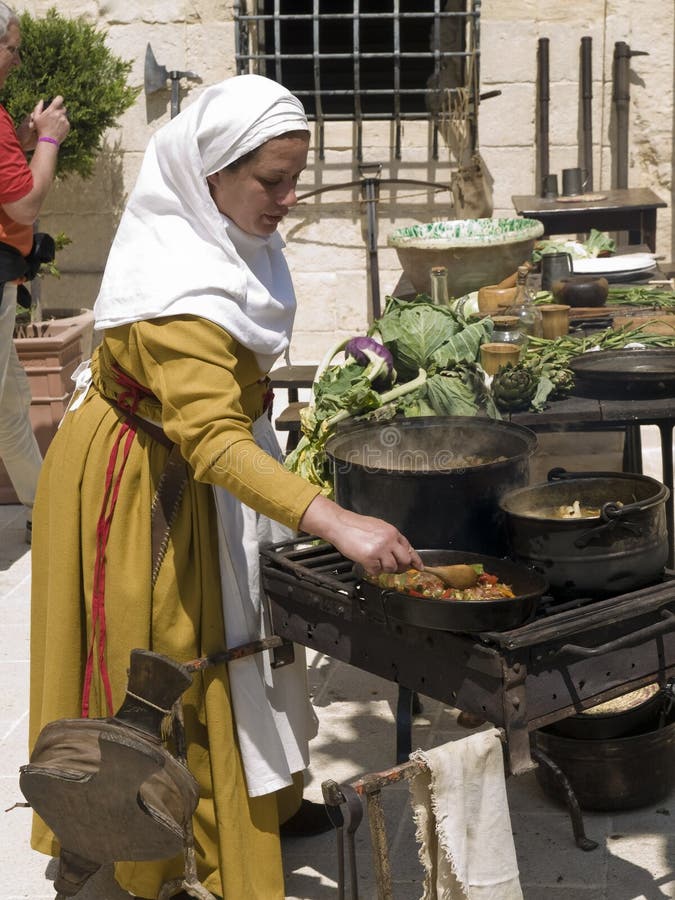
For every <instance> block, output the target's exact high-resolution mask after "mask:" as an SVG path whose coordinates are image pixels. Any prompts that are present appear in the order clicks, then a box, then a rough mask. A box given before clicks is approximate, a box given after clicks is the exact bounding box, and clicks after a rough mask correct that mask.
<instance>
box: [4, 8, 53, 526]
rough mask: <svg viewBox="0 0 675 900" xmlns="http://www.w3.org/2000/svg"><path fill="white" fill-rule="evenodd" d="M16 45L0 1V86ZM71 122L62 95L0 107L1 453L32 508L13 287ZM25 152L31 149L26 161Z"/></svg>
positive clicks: (33, 453) (33, 459)
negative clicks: (18, 108) (29, 105)
mask: <svg viewBox="0 0 675 900" xmlns="http://www.w3.org/2000/svg"><path fill="white" fill-rule="evenodd" d="M20 48H21V29H20V25H19V20H18V18H17V16H16V13H14V12H13V11H12V10H11V9H10V8H9V7H8V6H6V4H4V3H2V2H0V90H1V89H2V88H3V87H4V84H5V81H6V80H7V77H8V76H9V74H10V73H11V72H12V70H13V69H15V68H16V67H17V66H19V65H21V59H20ZM69 128H70V124H69V122H68V117H67V115H66V108H65V106H64V105H63V97H60V96H59V97H55V98H54V100H53V101H52V102H51V103H50V104H49V106H46V107H45V103H44V101H43V100H40V101H39V102H38V103H37V105H36V106H35V108H34V109H33V112H32V113H30V115H28V116H26V118H25V119H24V121H23V122H22V123H21V124H20V125H19V127H18V128H15V127H14V123H13V122H12V120H11V118H10V116H9V114H8V112H7V110H6V109H5V108H4V107H3V106H2V105H0V148H1V149H0V459H2V461H3V463H4V465H5V468H6V469H7V473H8V475H9V477H10V479H11V481H12V484H13V485H14V490H15V491H16V494H17V496H18V498H19V500H20V501H21V503H23V504H24V505H25V506H26V507H28V509H29V510H30V509H32V506H33V500H34V499H35V491H36V488H37V480H38V475H39V473H40V466H41V463H42V457H41V455H40V449H39V447H38V445H37V441H36V440H35V436H34V434H33V430H32V427H31V423H30V418H29V415H28V410H29V407H30V387H29V384H28V378H27V377H26V374H25V372H24V371H23V368H22V367H21V364H20V363H19V359H18V357H17V354H16V350H15V348H14V343H13V337H14V319H15V314H16V287H17V283H18V282H20V281H21V278H22V276H23V274H24V273H25V272H26V271H27V265H26V263H25V258H26V257H27V256H28V255H29V254H30V252H31V248H32V246H33V223H34V222H35V220H36V219H37V217H38V215H39V213H40V209H41V207H42V204H43V203H44V200H45V198H46V196H47V193H48V192H49V189H50V187H51V185H52V182H53V180H54V173H55V171H56V161H57V158H58V153H59V146H60V144H61V142H62V141H63V140H64V138H65V137H66V135H67V134H68V130H69ZM27 152H30V153H32V156H31V160H30V162H28V161H27V159H26V153H27ZM30 515H31V514H30V513H29V519H28V522H27V529H26V539H27V540H28V542H30V531H31V519H30Z"/></svg>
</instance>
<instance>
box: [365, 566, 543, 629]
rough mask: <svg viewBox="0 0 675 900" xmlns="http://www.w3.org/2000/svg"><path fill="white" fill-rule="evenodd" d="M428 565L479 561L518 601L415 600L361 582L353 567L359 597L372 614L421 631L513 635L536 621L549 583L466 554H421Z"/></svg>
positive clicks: (533, 574) (528, 571) (524, 571)
mask: <svg viewBox="0 0 675 900" xmlns="http://www.w3.org/2000/svg"><path fill="white" fill-rule="evenodd" d="M419 554H420V556H421V557H422V561H423V562H424V564H425V565H427V566H454V565H460V564H462V565H464V564H466V565H473V564H474V563H481V564H482V566H483V568H484V569H485V571H486V572H489V574H490V575H496V576H497V578H498V579H499V581H502V582H503V583H504V584H508V585H509V586H510V588H511V590H512V591H513V593H514V594H515V597H512V598H507V599H503V600H432V599H430V598H427V597H413V596H411V595H410V594H405V593H403V592H401V591H394V590H383V589H382V588H380V587H377V586H376V585H374V584H372V583H371V582H370V581H367V580H366V579H364V578H363V569H362V568H361V567H360V566H358V565H357V566H355V567H354V568H355V571H356V574H357V576H358V577H359V579H360V583H359V593H360V595H361V597H362V598H363V601H364V603H365V604H366V606H367V607H368V609H369V610H371V611H372V612H374V613H375V614H376V615H378V616H384V618H385V620H386V621H390V620H392V621H394V622H400V623H402V624H404V625H413V626H415V627H417V628H432V629H435V630H437V631H459V632H470V633H473V634H480V633H481V632H486V631H509V630H510V629H511V628H517V627H518V626H519V625H523V624H524V623H525V622H528V621H529V620H530V619H532V618H534V616H535V614H536V612H537V606H538V604H539V598H540V597H541V596H542V594H544V593H545V591H546V579H545V578H544V577H543V576H541V575H540V574H539V573H538V572H533V571H532V570H531V569H528V568H527V567H526V566H522V565H518V564H517V563H514V562H512V561H511V560H508V559H496V558H495V557H491V556H484V555H482V554H479V553H467V552H466V551H463V550H420V551H419Z"/></svg>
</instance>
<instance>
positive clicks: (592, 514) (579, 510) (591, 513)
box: [555, 500, 600, 519]
mask: <svg viewBox="0 0 675 900" xmlns="http://www.w3.org/2000/svg"><path fill="white" fill-rule="evenodd" d="M599 515H600V510H599V509H597V508H596V507H591V506H582V505H581V502H580V501H579V500H575V501H574V502H573V503H571V504H565V505H564V506H559V507H558V508H557V510H556V512H555V517H556V519H595V518H596V517H597V516H599Z"/></svg>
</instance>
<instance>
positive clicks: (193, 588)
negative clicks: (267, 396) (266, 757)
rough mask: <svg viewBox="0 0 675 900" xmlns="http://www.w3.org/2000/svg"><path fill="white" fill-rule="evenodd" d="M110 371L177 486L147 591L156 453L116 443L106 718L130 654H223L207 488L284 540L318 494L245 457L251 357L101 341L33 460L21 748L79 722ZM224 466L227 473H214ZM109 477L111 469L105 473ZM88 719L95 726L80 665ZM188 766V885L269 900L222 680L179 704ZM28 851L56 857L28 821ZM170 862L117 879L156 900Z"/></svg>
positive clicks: (255, 373) (125, 336)
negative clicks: (80, 385) (280, 529)
mask: <svg viewBox="0 0 675 900" xmlns="http://www.w3.org/2000/svg"><path fill="white" fill-rule="evenodd" d="M115 367H117V368H118V369H121V370H122V372H123V373H125V374H126V375H127V376H130V377H131V378H132V379H134V380H135V381H136V382H138V383H139V384H140V385H142V386H143V387H144V388H146V389H147V390H148V391H150V392H151V394H152V395H154V397H151V398H145V399H143V400H142V401H141V403H140V405H139V406H138V408H137V410H136V414H137V415H138V416H140V417H142V418H145V419H149V420H152V421H153V422H155V423H156V424H158V425H160V426H161V427H162V429H163V430H164V433H165V435H166V436H167V437H168V438H169V439H170V440H171V441H173V442H174V443H175V444H177V445H178V447H179V449H180V452H181V455H182V457H183V459H184V460H185V464H186V466H187V469H188V473H189V477H188V481H187V486H186V488H185V491H184V494H183V497H182V500H181V504H180V508H179V511H178V514H177V517H176V519H175V521H174V523H173V525H172V528H171V535H170V542H169V546H168V549H167V552H166V555H165V557H164V559H163V562H162V565H161V569H160V571H159V576H158V577H157V580H156V582H155V585H154V587H153V586H152V579H151V567H152V559H151V555H152V554H151V503H152V499H153V496H154V494H155V491H156V489H157V485H158V481H159V478H160V475H161V473H162V471H163V469H164V466H165V463H166V460H167V457H168V453H169V451H168V449H167V447H166V446H165V445H164V444H162V443H160V442H159V441H157V440H155V439H154V438H153V437H151V436H150V435H149V434H148V433H146V432H144V431H143V430H142V429H140V428H139V429H138V431H137V433H136V436H135V437H134V438H133V441H132V442H131V446H130V450H129V455H128V459H127V460H126V465H125V468H124V471H123V474H122V477H121V480H120V490H119V495H118V498H117V504H116V507H115V509H114V513H113V515H112V519H111V523H110V532H109V537H108V541H107V547H106V551H105V627H106V634H105V647H104V659H105V669H107V673H109V678H110V684H111V687H112V701H113V709H115V710H116V709H118V708H119V706H120V705H121V703H122V700H123V698H124V693H125V686H126V679H127V668H128V665H129V654H130V651H131V650H132V649H134V648H148V649H151V650H153V651H156V652H158V653H162V654H165V655H166V656H169V657H171V658H172V659H175V660H178V661H180V662H184V661H188V660H192V659H195V658H197V657H200V656H206V655H209V654H213V653H216V652H218V651H220V650H222V649H223V648H224V647H225V635H224V626H223V610H222V600H221V591H220V581H219V562H218V539H217V527H216V521H215V507H214V501H213V494H212V485H213V484H217V485H220V486H221V487H224V488H225V489H226V490H228V491H230V492H231V493H232V494H234V495H235V496H236V497H237V498H238V499H239V500H241V501H242V502H243V503H245V504H247V505H248V506H250V507H252V508H253V509H255V510H257V511H258V512H260V513H262V514H264V515H266V516H269V517H270V518H272V519H275V520H277V521H279V522H281V523H282V524H285V525H287V526H289V527H291V528H294V529H295V528H297V527H298V523H299V521H300V519H301V517H302V515H303V513H304V511H305V510H306V508H307V506H308V505H309V503H310V502H311V501H312V499H314V497H315V496H316V494H317V493H318V489H317V488H315V487H313V486H312V485H310V484H309V483H307V482H305V481H303V480H302V479H300V478H298V477H296V476H295V475H292V474H291V473H290V472H288V471H287V470H285V469H284V468H283V466H282V465H281V464H279V463H277V462H276V461H273V460H272V459H271V458H270V457H269V456H267V455H266V454H263V453H262V451H261V450H259V449H258V447H257V445H256V444H255V443H254V441H253V439H252V435H251V423H252V422H253V421H254V420H255V419H256V418H257V417H258V416H259V415H261V414H262V412H263V398H264V393H265V384H264V380H263V373H262V372H261V371H260V369H259V367H258V363H257V361H256V357H255V355H254V354H253V353H252V352H251V351H249V350H247V349H246V348H244V347H242V346H241V345H240V344H238V343H237V342H236V341H235V340H234V339H233V338H231V337H230V336H229V335H228V334H227V333H226V332H225V331H224V330H223V329H222V328H221V327H220V326H218V325H215V324H213V323H212V322H209V321H206V320H205V319H201V318H198V317H192V316H179V317H172V318H160V319H153V320H150V321H141V322H136V323H133V324H131V325H124V326H120V327H118V328H114V329H110V330H108V331H106V332H105V333H104V337H103V342H102V344H101V345H100V347H99V348H98V349H97V351H96V352H95V354H94V357H93V359H92V364H91V368H92V387H91V388H90V390H89V391H88V393H87V395H86V397H85V399H84V401H83V402H82V403H81V404H80V405H79V406H77V408H76V409H74V410H72V411H70V412H68V413H67V414H66V416H65V418H64V421H63V423H62V425H61V427H60V429H59V431H58V433H57V435H56V437H55V439H54V441H53V442H52V444H51V446H50V448H49V451H48V453H47V455H46V459H45V463H44V467H43V471H42V475H41V479H40V484H39V488H38V495H37V500H36V504H35V511H34V519H33V522H34V527H33V534H34V537H33V574H32V612H31V700H30V746H31V749H32V747H33V745H34V743H35V740H36V738H37V735H38V733H39V732H40V730H41V728H42V727H43V726H44V725H45V724H46V723H48V722H51V721H53V720H55V719H60V718H76V717H78V716H80V714H81V703H82V691H83V679H84V672H85V667H86V661H87V657H88V651H89V647H90V644H91V641H92V603H91V600H92V585H93V577H94V576H93V573H94V560H95V556H96V545H97V523H98V521H99V517H100V514H101V507H102V503H103V497H104V486H105V480H106V469H107V467H108V465H109V462H110V459H111V450H112V449H113V446H114V444H115V441H116V438H117V437H118V435H119V432H120V429H122V427H123V424H124V420H125V417H124V415H123V413H122V412H121V411H120V410H119V408H117V407H116V406H115V405H113V403H111V402H110V401H111V400H112V401H116V400H119V399H120V395H121V394H122V393H123V390H124V389H123V388H121V387H120V386H119V384H118V383H117V382H116V380H115ZM223 460H227V464H225V465H224V464H223ZM120 466H121V453H120V454H118V459H117V463H116V467H117V469H116V471H118V470H119V467H120ZM93 671H94V675H93V681H92V686H91V694H90V708H89V715H90V716H91V717H99V716H106V715H108V714H109V710H108V705H107V703H106V697H105V690H104V684H103V678H102V672H101V668H100V666H99V665H98V664H97V662H96V654H94V668H93ZM183 699H184V706H185V726H186V735H187V741H188V766H189V768H190V770H191V772H192V773H193V775H194V776H195V778H196V779H197V781H198V783H199V787H200V801H199V805H198V808H197V811H196V813H195V816H194V820H193V824H194V830H195V844H196V853H197V863H198V875H199V878H200V880H201V881H202V882H203V883H204V884H205V886H206V887H207V888H208V889H209V890H210V891H211V892H212V893H214V894H216V895H217V896H220V897H224V898H225V900H244V898H246V900H276V898H283V897H284V886H283V873H282V867H281V853H280V844H279V837H278V828H279V815H278V811H277V802H276V795H275V794H274V793H271V794H265V795H263V796H259V797H249V795H248V793H247V786H246V781H245V777H244V773H243V769H242V761H241V755H240V752H239V748H238V744H237V736H236V728H235V722H234V716H233V712H232V708H231V699H230V691H229V682H228V676H227V669H226V667H225V666H216V667H213V668H209V669H206V670H204V671H203V672H200V673H198V674H195V676H194V679H193V684H192V686H191V687H190V689H189V690H188V691H187V692H186V694H185V695H184V698H183ZM32 845H33V847H34V849H36V850H39V851H40V852H43V853H47V854H51V855H54V856H56V855H58V853H59V848H58V844H57V843H56V841H55V839H54V836H53V834H52V833H51V831H49V829H47V827H46V826H45V824H44V823H43V822H42V821H41V820H40V819H39V817H38V816H37V815H36V816H35V817H34V826H33V835H32ZM182 870H183V860H182V858H176V859H173V860H165V861H158V862H149V863H121V864H118V865H117V866H116V873H115V874H116V878H117V880H118V882H119V883H120V884H121V886H122V887H123V888H125V889H126V890H128V891H130V892H131V893H133V894H135V895H136V896H140V897H156V896H157V894H158V892H159V890H160V888H161V885H162V884H163V883H164V882H165V881H167V880H169V879H171V878H175V877H178V876H179V875H180V874H181V873H182Z"/></svg>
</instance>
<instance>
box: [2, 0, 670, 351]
mask: <svg viewBox="0 0 675 900" xmlns="http://www.w3.org/2000/svg"><path fill="white" fill-rule="evenodd" d="M16 5H17V8H18V9H19V10H21V9H24V8H26V9H28V10H29V11H30V12H31V13H32V14H33V15H43V14H44V13H45V12H46V10H47V9H48V8H49V7H50V6H53V5H54V3H53V0H44V2H43V0H39V2H38V0H33V2H17V4H16ZM58 8H59V11H60V12H61V13H62V14H64V15H69V16H73V17H75V16H83V17H84V18H85V19H86V20H87V21H90V22H92V23H93V24H95V25H96V26H97V27H100V28H101V29H104V30H105V31H106V32H107V35H108V43H109V46H110V47H111V48H112V49H113V50H114V51H115V52H116V53H117V54H119V55H120V56H122V57H124V58H126V59H131V60H133V63H134V65H133V71H132V75H131V81H132V83H133V84H136V85H142V84H143V72H144V62H145V50H146V45H147V43H148V42H150V43H151V45H152V48H153V52H154V54H155V57H156V59H157V61H158V62H159V63H160V64H161V65H165V66H166V67H167V69H169V70H172V69H177V70H180V71H188V70H192V71H194V72H196V73H197V74H198V75H199V76H200V77H201V79H202V83H201V84H199V83H195V82H192V81H189V80H187V79H183V80H182V82H181V105H182V106H183V107H185V106H186V105H187V104H189V103H191V102H192V101H193V100H194V99H195V98H196V96H198V93H199V91H200V90H202V89H203V86H204V85H208V84H210V83H213V82H215V81H218V80H220V79H223V78H226V77H229V76H231V75H233V74H234V72H235V59H234V46H235V44H234V24H233V3H232V0H191V2H188V0H124V2H122V0H61V2H60V3H59V7H58ZM585 35H588V36H590V37H591V38H592V41H593V59H592V66H593V147H594V159H593V167H594V189H595V190H596V191H602V189H603V188H605V189H606V188H609V187H610V186H611V185H612V167H613V154H612V134H613V127H614V121H613V112H612V98H611V80H612V55H613V50H614V42H615V41H618V40H622V41H626V42H627V43H628V44H629V45H630V46H631V48H632V49H634V50H646V51H648V52H649V56H636V57H634V58H633V59H632V61H631V68H632V77H631V105H630V158H629V185H630V186H631V187H638V186H640V187H650V188H652V189H653V190H654V191H655V192H656V193H657V194H658V195H659V196H660V197H661V198H662V199H663V200H664V201H665V202H666V203H667V204H668V208H667V209H664V210H660V211H659V213H658V223H659V227H658V237H657V252H658V253H659V254H660V255H661V256H662V257H663V258H664V259H666V260H669V261H670V260H672V259H673V258H675V247H674V241H673V229H672V215H671V210H672V204H673V134H674V104H673V84H674V81H675V79H674V62H673V46H674V35H675V9H674V6H673V4H672V3H663V2H662V0H644V2H643V3H641V4H635V3H632V2H631V0H587V2H586V3H585V4H583V5H579V4H559V5H558V6H557V7H556V6H555V5H554V6H553V7H551V5H550V4H545V3H543V2H540V0H508V2H507V0H484V2H483V5H482V15H481V50H482V53H481V89H482V90H483V91H490V90H499V91H501V94H500V96H498V97H494V98H492V99H489V100H486V101H485V102H483V103H482V104H481V107H480V116H479V141H480V150H481V153H482V155H483V157H484V159H485V162H486V163H487V166H488V169H489V171H490V174H491V176H492V178H493V180H494V185H493V191H494V215H495V216H511V215H513V214H514V209H513V204H512V202H511V196H512V195H513V194H533V193H535V192H537V189H538V186H537V184H536V147H535V121H536V108H535V105H536V93H537V92H536V55H537V40H538V38H540V37H548V38H549V39H550V67H551V73H550V74H551V87H550V91H551V102H550V140H551V147H550V168H551V171H553V172H558V173H560V172H561V170H562V169H563V168H565V167H568V166H574V165H577V163H578V159H579V156H578V154H579V149H578V148H579V146H580V143H581V135H580V125H579V121H580V120H579V116H580V113H579V47H580V40H581V37H582V36H585ZM66 100H67V98H66ZM169 110H170V90H169V89H168V87H167V90H166V91H162V92H159V93H157V94H153V95H151V96H146V95H145V93H143V92H141V93H140V94H139V97H138V100H137V102H136V104H135V106H134V107H133V108H132V109H131V110H129V111H128V112H127V114H126V115H125V116H124V118H123V120H122V121H121V122H120V123H119V127H117V128H115V129H113V130H112V131H111V132H110V134H109V135H108V136H107V142H106V151H105V153H104V154H103V155H102V156H101V159H100V160H99V164H98V166H97V169H96V175H95V177H94V178H93V179H92V180H90V181H88V182H86V183H83V182H81V181H80V180H79V179H66V180H65V181H63V182H62V183H60V184H59V185H58V186H57V187H56V188H55V189H54V190H53V191H52V193H51V195H50V197H49V201H48V204H47V206H46V208H45V211H44V214H43V216H42V217H41V227H42V228H43V229H45V230H50V231H52V232H55V231H59V230H62V231H65V232H67V233H68V234H69V235H70V236H71V237H72V238H73V244H72V245H71V246H70V247H68V248H67V249H65V250H64V251H62V253H61V254H60V255H59V265H60V268H61V271H62V277H61V279H60V280H58V281H57V280H55V279H49V280H48V281H45V282H44V284H43V287H42V295H43V305H44V306H45V307H49V306H50V305H51V306H59V307H62V306H74V307H82V306H86V307H91V306H92V305H93V302H94V300H95V297H96V292H97V290H98V285H99V283H100V276H101V272H102V269H103V266H104V263H105V258H106V255H107V252H108V248H109V246H110V242H111V240H112V236H113V235H114V231H115V227H116V224H117V222H118V221H119V216H120V214H121V210H122V209H123V206H124V202H125V199H126V197H127V196H128V193H129V191H130V190H131V188H132V186H133V183H134V180H135V177H136V174H137V172H138V169H139V167H140V163H141V159H142V155H143V151H144V149H145V147H146V145H147V142H148V139H149V137H150V135H151V134H152V133H153V132H154V131H155V130H156V129H157V128H158V127H159V126H160V125H162V124H163V123H164V122H166V121H168V119H169ZM315 137H316V136H315ZM355 145H356V137H355V129H354V127H353V126H352V125H351V123H348V122H336V123H330V122H329V123H327V124H326V127H325V158H324V159H323V160H320V159H319V158H318V151H317V150H316V149H315V148H316V146H317V141H316V140H314V141H313V147H312V150H311V151H310V158H309V164H308V168H307V171H306V173H305V174H304V175H303V178H302V180H301V183H300V185H299V191H300V194H303V193H309V192H312V191H316V190H319V189H322V188H326V187H327V186H336V189H335V190H331V191H324V192H322V193H320V194H316V195H314V196H312V197H309V198H307V199H305V200H303V201H302V202H301V203H300V204H299V205H298V206H297V207H296V208H295V209H294V210H293V211H292V212H291V214H290V215H289V216H288V219H287V221H286V222H285V223H284V225H283V228H282V234H283V236H284V238H285V240H286V242H287V248H288V249H287V253H288V259H289V263H290V266H291V269H292V271H293V274H294V278H295V284H296V290H297V294H298V301H299V305H298V314H297V319H296V329H295V335H294V340H293V345H292V357H293V360H294V361H295V362H316V361H317V360H318V359H319V358H320V357H321V355H322V354H323V352H324V351H325V349H326V348H327V347H328V346H330V345H331V344H332V343H333V341H334V340H335V339H336V338H337V337H339V336H348V335H350V334H353V333H358V332H359V331H362V330H363V329H364V328H365V327H366V326H367V323H368V319H369V310H370V309H371V304H370V298H369V288H370V279H369V276H368V253H367V249H366V237H367V231H366V214H365V213H366V208H365V205H364V203H363V202H362V198H361V195H360V190H359V188H358V186H356V187H354V186H352V187H340V186H342V185H345V184H347V183H348V182H352V181H355V180H358V178H359V172H358V163H357V160H356V158H355V152H354V147H355ZM431 146H432V132H431V128H430V127H429V125H428V124H427V123H425V122H407V123H404V126H403V139H402V159H400V160H396V159H395V158H394V149H393V148H394V127H393V124H392V123H390V122H366V123H364V127H363V161H364V162H366V163H380V164H381V165H382V170H381V177H382V179H418V180H423V181H428V182H435V183H438V184H441V185H444V186H445V189H444V190H438V191H436V190H434V189H431V188H426V187H417V186H410V185H396V184H391V185H389V184H387V185H385V184H383V185H382V187H381V189H380V199H379V201H378V204H377V210H378V215H377V232H378V264H379V275H380V288H381V295H382V298H384V296H385V295H386V294H387V293H390V292H392V291H394V290H395V288H396V285H397V283H398V282H399V279H400V276H401V270H400V267H399V265H398V259H397V257H396V254H395V252H394V251H393V250H391V249H389V248H387V246H386V238H387V234H388V233H389V232H390V231H392V230H394V229H395V228H398V227H400V226H403V225H407V224H411V223H414V222H425V221H430V220H431V219H432V218H444V217H452V216H453V212H452V198H451V194H450V191H449V190H448V185H449V182H450V176H451V173H452V171H453V169H454V168H455V166H456V161H455V158H454V156H453V154H452V153H451V152H450V150H449V149H448V147H447V145H446V144H445V143H444V141H443V140H442V139H441V140H440V152H439V159H438V160H433V159H432V158H431ZM559 177H560V176H559Z"/></svg>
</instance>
